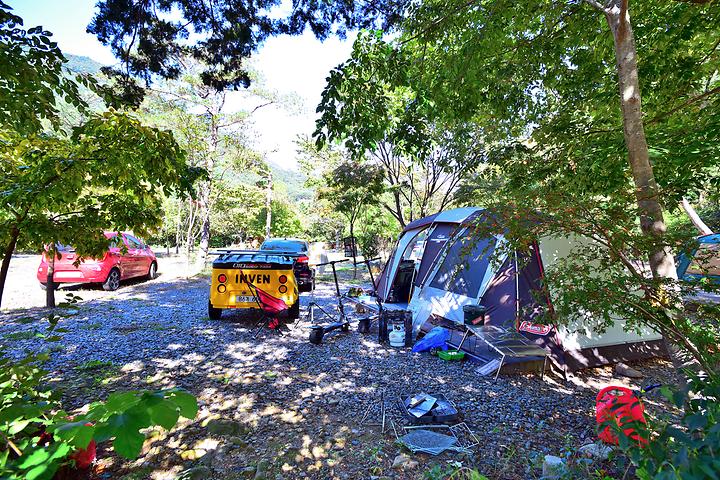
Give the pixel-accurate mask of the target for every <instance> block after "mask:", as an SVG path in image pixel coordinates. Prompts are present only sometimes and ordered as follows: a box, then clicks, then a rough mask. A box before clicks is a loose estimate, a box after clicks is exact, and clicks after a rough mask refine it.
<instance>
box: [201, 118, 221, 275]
mask: <svg viewBox="0 0 720 480" xmlns="http://www.w3.org/2000/svg"><path fill="white" fill-rule="evenodd" d="M219 113H220V111H219V110H218V111H216V112H213V114H212V116H211V124H210V145H209V148H208V155H207V157H206V159H205V170H207V172H208V179H207V181H205V182H203V184H202V187H201V192H200V206H201V211H202V227H200V250H199V251H198V264H199V266H200V269H201V270H202V269H203V268H205V261H206V260H207V256H208V251H209V249H210V212H211V211H212V205H211V203H212V199H211V195H212V186H213V185H212V176H213V170H214V169H215V154H216V153H217V147H218V139H219V135H220V132H219V129H220V127H219V126H218V123H217V115H219Z"/></svg>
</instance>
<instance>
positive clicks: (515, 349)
mask: <svg viewBox="0 0 720 480" xmlns="http://www.w3.org/2000/svg"><path fill="white" fill-rule="evenodd" d="M470 334H473V335H475V336H476V337H477V338H479V339H480V340H482V341H483V342H484V343H485V344H486V345H487V346H488V347H489V348H491V349H493V350H495V351H496V352H497V353H498V354H499V355H500V365H498V368H497V372H495V380H497V378H498V375H500V369H501V368H502V366H503V364H504V363H505V358H506V357H512V358H526V357H542V359H543V366H542V374H541V378H545V365H546V364H547V357H548V352H547V350H545V349H544V348H542V347H538V346H537V345H536V344H535V343H533V342H532V341H531V340H529V339H528V338H526V337H525V336H523V335H522V334H520V333H518V332H517V331H515V330H514V329H513V330H508V329H505V328H501V327H497V326H495V325H465V334H464V335H463V338H462V340H461V341H460V345H458V348H457V349H458V350H460V349H461V348H462V345H463V342H465V339H466V338H467V337H468V335H470Z"/></svg>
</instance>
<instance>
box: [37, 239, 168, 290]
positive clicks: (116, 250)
mask: <svg viewBox="0 0 720 480" xmlns="http://www.w3.org/2000/svg"><path fill="white" fill-rule="evenodd" d="M105 236H106V237H107V238H108V240H110V248H109V249H108V251H107V253H105V256H104V257H103V258H102V259H98V260H92V259H87V260H83V261H82V263H80V265H78V266H77V267H76V266H75V265H73V262H74V261H75V260H76V259H77V256H76V255H75V250H74V249H73V248H72V247H68V246H65V245H59V246H58V250H59V251H60V254H61V257H62V258H57V257H56V258H55V274H54V275H53V280H54V281H55V283H101V284H102V286H103V288H104V289H105V290H117V289H118V287H120V281H121V280H126V279H128V278H135V277H146V278H148V279H153V278H155V277H157V259H156V258H155V254H154V253H153V251H152V250H150V247H148V246H147V245H145V243H144V242H143V241H142V240H140V239H138V238H137V237H135V236H133V235H131V234H129V233H123V234H122V241H123V243H124V244H125V245H126V246H127V252H126V253H125V254H123V253H122V251H121V249H120V246H119V245H120V243H119V241H118V238H117V234H116V233H115V232H105ZM47 269H48V259H47V255H46V254H43V256H42V259H41V260H40V266H39V267H38V271H37V279H38V280H39V281H40V284H41V285H42V286H43V287H45V286H46V283H47Z"/></svg>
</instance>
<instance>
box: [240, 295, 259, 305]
mask: <svg viewBox="0 0 720 480" xmlns="http://www.w3.org/2000/svg"><path fill="white" fill-rule="evenodd" d="M235 302H236V303H255V297H250V296H247V297H246V296H244V295H238V296H236V297H235Z"/></svg>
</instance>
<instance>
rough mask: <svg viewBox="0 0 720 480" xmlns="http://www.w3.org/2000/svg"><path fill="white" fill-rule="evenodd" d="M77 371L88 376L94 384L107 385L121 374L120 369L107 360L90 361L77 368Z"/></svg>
mask: <svg viewBox="0 0 720 480" xmlns="http://www.w3.org/2000/svg"><path fill="white" fill-rule="evenodd" d="M75 370H76V371H78V372H81V373H85V374H88V375H89V376H90V377H91V378H92V379H93V383H95V384H99V385H107V384H108V383H110V382H111V381H112V380H113V378H115V377H117V375H118V374H119V373H120V367H119V366H117V365H115V364H114V363H113V362H109V361H105V360H89V361H87V362H85V363H83V364H81V365H78V366H77V367H75Z"/></svg>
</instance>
